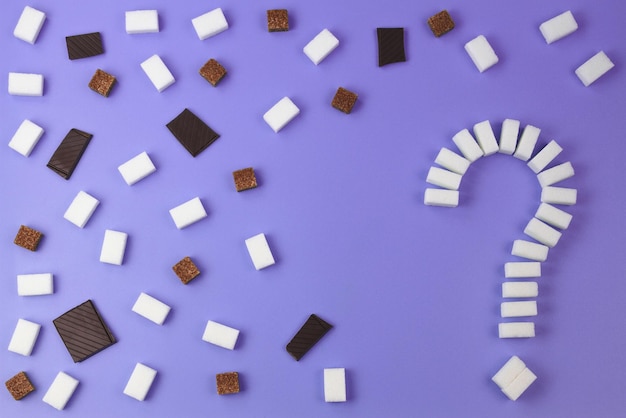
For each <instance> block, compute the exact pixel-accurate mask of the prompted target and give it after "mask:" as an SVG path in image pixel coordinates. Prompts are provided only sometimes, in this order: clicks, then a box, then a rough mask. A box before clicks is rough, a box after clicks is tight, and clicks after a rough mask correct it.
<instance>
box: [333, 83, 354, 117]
mask: <svg viewBox="0 0 626 418" xmlns="http://www.w3.org/2000/svg"><path fill="white" fill-rule="evenodd" d="M357 97H359V96H358V95H357V94H356V93H353V92H351V91H350V90H346V89H344V88H343V87H339V88H338V89H337V93H335V97H333V101H332V103H331V105H332V106H333V107H334V108H335V109H338V110H341V111H342V112H343V113H350V112H352V108H353V107H354V104H355V103H356V99H357Z"/></svg>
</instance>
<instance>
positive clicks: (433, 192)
mask: <svg viewBox="0 0 626 418" xmlns="http://www.w3.org/2000/svg"><path fill="white" fill-rule="evenodd" d="M424 204H425V205H428V206H444V207H449V208H455V207H457V206H458V205H459V192H458V191H457V190H445V189H431V188H427V189H426V191H425V192H424Z"/></svg>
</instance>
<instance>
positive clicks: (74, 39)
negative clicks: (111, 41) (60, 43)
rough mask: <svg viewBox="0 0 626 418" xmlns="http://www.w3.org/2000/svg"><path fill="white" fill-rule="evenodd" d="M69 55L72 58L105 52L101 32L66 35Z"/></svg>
mask: <svg viewBox="0 0 626 418" xmlns="http://www.w3.org/2000/svg"><path fill="white" fill-rule="evenodd" d="M65 43H66V44H67V55H68V56H69V58H70V59H71V60H77V59H80V58H88V57H93V56H95V55H100V54H103V53H104V48H103V47H102V37H101V36H100V32H93V33H85V34H83V35H74V36H66V37H65Z"/></svg>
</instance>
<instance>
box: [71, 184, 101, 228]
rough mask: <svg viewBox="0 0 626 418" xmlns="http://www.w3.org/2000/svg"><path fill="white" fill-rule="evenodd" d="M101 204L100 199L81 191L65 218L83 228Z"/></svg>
mask: <svg viewBox="0 0 626 418" xmlns="http://www.w3.org/2000/svg"><path fill="white" fill-rule="evenodd" d="M99 204H100V201H99V200H98V199H96V198H95V197H93V196H92V195H90V194H89V193H86V192H83V191H82V190H81V191H79V192H78V194H77V195H76V197H74V200H72V203H71V204H70V206H69V207H68V208H67V210H66V211H65V214H64V215H63V217H64V218H65V219H67V220H68V221H70V222H71V223H73V224H74V225H76V226H77V227H79V228H83V227H84V226H85V225H86V224H87V221H89V218H91V215H93V213H94V211H95V210H96V208H97V207H98V205H99Z"/></svg>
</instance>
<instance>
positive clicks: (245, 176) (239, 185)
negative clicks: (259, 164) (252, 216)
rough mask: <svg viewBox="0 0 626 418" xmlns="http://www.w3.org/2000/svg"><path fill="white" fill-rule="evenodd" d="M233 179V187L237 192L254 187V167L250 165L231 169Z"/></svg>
mask: <svg viewBox="0 0 626 418" xmlns="http://www.w3.org/2000/svg"><path fill="white" fill-rule="evenodd" d="M233 180H235V188H236V189H237V191H238V192H242V191H244V190H249V189H254V188H255V187H256V186H257V182H256V176H255V175H254V168H252V167H248V168H243V169H241V170H237V171H233Z"/></svg>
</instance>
